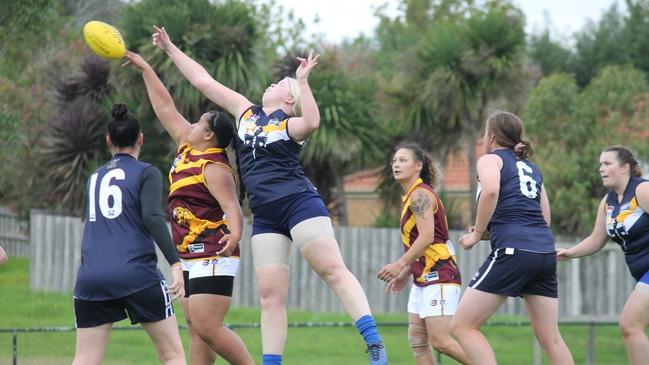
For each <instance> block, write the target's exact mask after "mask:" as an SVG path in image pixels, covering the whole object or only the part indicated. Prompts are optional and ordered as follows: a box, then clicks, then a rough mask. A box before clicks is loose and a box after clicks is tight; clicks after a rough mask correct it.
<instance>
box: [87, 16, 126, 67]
mask: <svg viewBox="0 0 649 365" xmlns="http://www.w3.org/2000/svg"><path fill="white" fill-rule="evenodd" d="M83 39H84V40H85V41H86V44H87V45H88V47H90V49H91V50H92V51H93V52H95V53H96V54H97V55H99V56H101V57H104V58H122V57H124V54H125V53H126V45H125V44H124V39H122V35H121V34H119V30H117V28H115V27H113V26H112V25H110V24H106V23H104V22H100V21H98V20H93V21H90V22H88V23H86V24H85V25H84V26H83Z"/></svg>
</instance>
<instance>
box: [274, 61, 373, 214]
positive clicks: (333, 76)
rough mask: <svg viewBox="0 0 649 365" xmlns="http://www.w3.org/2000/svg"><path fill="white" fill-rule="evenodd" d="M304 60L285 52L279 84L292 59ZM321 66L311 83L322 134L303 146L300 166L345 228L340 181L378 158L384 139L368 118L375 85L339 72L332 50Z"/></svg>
mask: <svg viewBox="0 0 649 365" xmlns="http://www.w3.org/2000/svg"><path fill="white" fill-rule="evenodd" d="M305 55H306V52H305V51H304V50H299V49H298V50H294V51H292V52H289V53H288V54H287V55H286V56H285V57H284V58H283V59H282V60H281V61H280V62H279V63H278V64H277V65H276V66H275V70H276V76H277V79H281V78H283V77H285V76H295V70H296V68H297V66H298V62H297V61H296V59H297V57H298V56H300V57H304V56H305ZM320 63H321V64H320V65H319V66H318V68H317V69H316V70H315V72H313V73H312V74H311V76H310V77H309V84H310V86H311V89H312V90H313V94H314V96H315V99H316V101H317V103H318V107H319V109H320V128H319V129H318V131H316V132H315V133H314V134H313V136H311V138H309V140H308V142H307V143H306V145H305V148H304V150H303V155H302V161H303V163H304V168H305V170H306V174H307V175H308V176H309V178H310V179H311V180H312V181H313V182H314V184H315V185H316V186H317V187H318V189H319V192H320V195H321V196H322V198H323V200H324V201H325V203H326V204H327V205H328V206H329V207H331V208H332V213H333V214H334V216H337V217H338V221H339V223H340V224H341V225H347V209H346V204H345V195H344V193H345V191H344V184H343V179H344V177H345V175H346V174H348V173H350V172H351V171H352V170H354V169H357V168H359V167H363V166H365V163H366V162H367V161H369V160H370V159H372V158H374V157H375V156H377V155H379V154H380V149H379V146H381V145H382V140H383V138H384V135H383V134H382V132H381V130H380V128H377V124H376V119H375V116H374V115H373V114H372V110H373V107H374V103H375V101H374V90H375V89H376V88H375V84H374V82H373V81H372V80H370V79H369V78H364V77H355V76H353V75H351V74H349V73H347V72H345V71H343V70H342V69H341V67H340V66H339V65H338V63H337V51H336V50H335V49H329V50H325V52H324V53H323V55H322V56H321V61H320Z"/></svg>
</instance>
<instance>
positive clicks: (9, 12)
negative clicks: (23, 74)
mask: <svg viewBox="0 0 649 365" xmlns="http://www.w3.org/2000/svg"><path fill="white" fill-rule="evenodd" d="M0 9H2V12H0V60H2V62H0V74H5V75H8V76H15V75H19V74H20V73H18V72H16V73H14V74H13V75H12V71H16V70H19V69H21V67H22V66H24V64H26V63H27V60H28V59H29V56H30V52H31V51H33V50H34V48H35V47H34V45H43V44H45V43H46V41H47V40H48V39H49V37H50V36H51V32H52V31H53V30H54V29H56V28H58V26H60V20H59V19H58V18H57V12H56V1H55V0H32V1H13V0H0ZM52 24H55V25H54V26H52ZM25 45H30V46H29V47H25Z"/></svg>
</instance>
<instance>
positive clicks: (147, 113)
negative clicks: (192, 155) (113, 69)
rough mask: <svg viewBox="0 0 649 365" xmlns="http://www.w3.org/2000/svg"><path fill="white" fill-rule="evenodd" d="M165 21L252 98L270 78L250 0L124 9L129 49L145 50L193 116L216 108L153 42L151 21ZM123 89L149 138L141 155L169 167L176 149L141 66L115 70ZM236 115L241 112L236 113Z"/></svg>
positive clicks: (148, 0) (179, 40) (160, 1)
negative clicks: (156, 111)
mask: <svg viewBox="0 0 649 365" xmlns="http://www.w3.org/2000/svg"><path fill="white" fill-rule="evenodd" d="M154 24H155V25H158V26H164V27H165V29H166V30H167V33H169V36H170V37H171V39H172V41H173V42H174V43H175V44H176V45H177V46H178V47H179V48H180V49H182V50H183V51H184V52H185V53H187V54H188V55H189V56H190V57H192V58H194V59H195V60H196V61H198V62H199V63H200V64H201V65H203V66H204V67H205V69H206V70H207V71H208V72H209V73H210V74H211V75H212V76H213V77H214V78H215V79H216V80H218V81H219V82H221V83H223V84H224V85H226V86H228V87H230V88H232V89H233V90H236V91H237V92H239V93H241V94H243V95H246V96H247V97H249V98H251V100H254V99H256V98H258V97H260V96H261V92H262V85H266V84H267V82H268V81H269V79H270V72H269V70H270V62H272V60H270V61H268V60H267V59H265V58H264V57H262V54H263V52H264V50H265V43H264V37H265V35H264V34H263V33H262V32H263V29H259V28H258V22H257V21H256V19H255V8H254V7H253V5H251V4H250V3H248V2H242V1H234V0H228V1H224V2H210V1H207V0H188V1H168V0H143V1H140V2H137V3H133V4H131V5H127V6H125V7H124V9H123V17H122V18H121V24H120V28H121V29H122V30H123V33H124V36H125V42H126V44H127V45H128V46H129V49H131V50H134V51H136V52H139V53H141V54H142V55H143V56H144V58H146V59H147V60H148V62H149V63H150V64H151V65H152V66H153V68H154V69H155V70H156V72H157V73H158V75H159V76H160V78H161V79H162V81H163V82H164V84H165V86H166V87H167V88H168V89H169V92H170V93H171V95H172V97H173V99H174V102H175V103H176V107H177V108H178V110H179V111H180V113H181V114H182V115H183V116H184V117H185V118H187V120H189V121H197V120H198V119H199V118H200V116H201V115H202V114H203V113H205V112H206V111H208V110H213V109H218V107H217V106H215V105H214V104H213V103H212V102H211V101H210V100H209V99H207V98H206V97H205V96H204V95H203V94H201V92H200V91H198V90H197V89H196V88H194V87H193V86H192V85H191V84H190V83H189V82H188V81H187V80H186V79H185V78H184V77H183V75H182V74H181V73H180V72H179V71H178V70H177V68H176V66H175V65H174V64H173V62H171V60H170V59H169V57H167V55H165V54H164V53H163V52H162V51H160V50H158V49H156V48H155V47H153V46H152V45H151V33H152V32H153V28H152V25H154ZM117 76H118V77H117V83H118V85H120V86H121V87H120V88H119V94H120V95H123V96H124V97H123V99H124V100H130V101H131V104H130V105H131V106H132V107H133V108H134V110H135V111H136V114H137V115H138V116H139V117H140V118H141V120H142V122H143V123H142V124H143V126H142V127H143V131H144V133H145V135H146V136H147V143H146V145H145V149H144V150H143V152H142V158H143V159H146V160H147V161H150V162H152V163H154V164H155V165H157V166H158V167H159V168H160V169H162V170H163V171H164V170H167V169H168V167H169V161H170V158H172V155H173V153H174V150H175V146H174V145H173V144H172V142H171V139H170V138H168V136H167V134H166V133H165V131H164V130H163V129H162V127H161V126H160V124H159V123H157V122H154V121H155V115H154V114H153V110H152V109H151V106H150V103H149V101H148V97H147V95H146V91H145V88H144V83H143V82H142V79H141V75H140V74H139V73H138V72H134V71H130V70H125V71H124V72H119V73H118V75H117ZM233 117H235V118H236V117H238V116H233Z"/></svg>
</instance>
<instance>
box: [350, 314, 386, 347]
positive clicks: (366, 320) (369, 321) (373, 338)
mask: <svg viewBox="0 0 649 365" xmlns="http://www.w3.org/2000/svg"><path fill="white" fill-rule="evenodd" d="M356 328H357V329H358V333H360V334H361V336H363V339H364V340H365V343H367V344H368V345H369V344H372V343H379V342H381V336H379V331H378V330H377V329H376V322H374V317H372V315H371V314H366V315H364V316H362V317H361V318H359V319H358V321H356Z"/></svg>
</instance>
